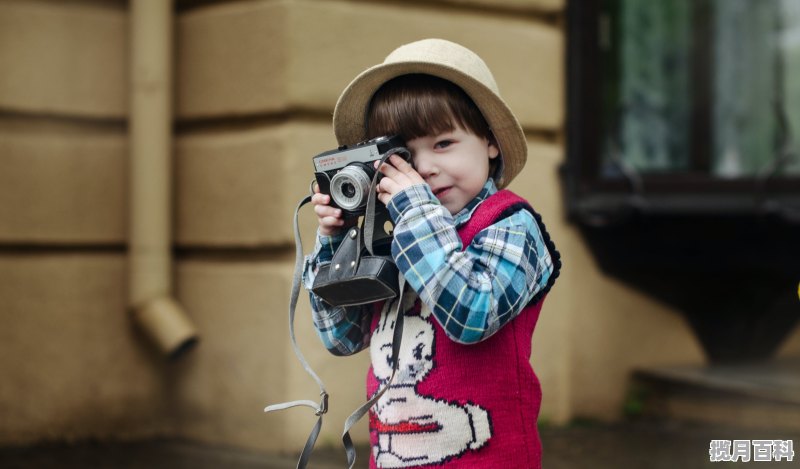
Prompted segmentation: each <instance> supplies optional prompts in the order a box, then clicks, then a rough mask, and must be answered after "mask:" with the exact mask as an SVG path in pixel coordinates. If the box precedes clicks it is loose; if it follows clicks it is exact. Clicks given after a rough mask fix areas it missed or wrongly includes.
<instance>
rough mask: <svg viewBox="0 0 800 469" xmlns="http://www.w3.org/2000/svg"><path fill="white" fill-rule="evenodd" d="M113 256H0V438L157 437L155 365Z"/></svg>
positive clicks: (162, 407)
mask: <svg viewBox="0 0 800 469" xmlns="http://www.w3.org/2000/svg"><path fill="white" fill-rule="evenodd" d="M124 277H125V258H124V256H123V255H122V254H42V253H36V254H29V255H28V254H17V255H8V254H6V255H4V256H0V298H3V308H2V316H3V322H4V323H5V324H6V325H5V326H4V327H0V343H2V344H3V353H1V354H0V370H2V376H3V385H2V386H0V403H2V411H0V414H2V418H0V442H2V444H3V445H11V444H30V443H34V442H38V441H43V440H45V441H46V440H68V441H69V440H79V439H83V440H85V439H91V438H100V439H102V438H111V437H113V438H117V439H126V438H142V437H152V436H155V435H161V434H163V433H164V432H165V431H166V430H167V429H168V425H169V419H170V412H171V411H170V408H169V407H170V406H168V405H167V404H166V402H165V400H164V399H163V397H164V393H163V392H162V386H163V384H164V382H163V376H162V371H163V370H160V369H159V366H158V364H159V362H158V361H157V360H155V361H154V360H151V359H152V358H153V357H151V356H150V355H149V353H148V348H147V346H146V344H145V343H144V342H143V341H142V340H141V338H140V337H138V335H137V333H136V332H135V330H134V329H133V328H132V327H131V323H130V321H129V318H128V315H127V313H126V308H125V304H124V302H123V299H124V298H125V291H124Z"/></svg>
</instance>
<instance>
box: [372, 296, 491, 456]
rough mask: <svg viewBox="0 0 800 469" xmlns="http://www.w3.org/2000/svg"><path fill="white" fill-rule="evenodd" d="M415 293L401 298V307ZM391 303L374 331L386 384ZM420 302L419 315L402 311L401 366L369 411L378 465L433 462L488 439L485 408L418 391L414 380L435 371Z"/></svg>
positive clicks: (376, 365)
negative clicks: (425, 394) (374, 432)
mask: <svg viewBox="0 0 800 469" xmlns="http://www.w3.org/2000/svg"><path fill="white" fill-rule="evenodd" d="M414 300H415V298H414V296H405V297H404V298H403V303H404V305H403V306H404V308H403V311H406V310H407V309H408V307H410V306H411V304H413V301H414ZM395 309H396V308H395V305H393V304H391V305H387V306H386V307H385V308H384V309H383V312H382V314H381V317H380V321H379V323H378V327H377V328H376V330H375V331H374V333H373V335H372V346H371V348H370V354H371V355H372V364H373V372H374V373H375V377H376V378H377V379H378V380H379V381H380V382H381V384H382V385H384V384H385V383H386V382H387V381H388V380H389V377H390V376H391V373H392V366H391V356H392V335H393V333H394V325H395V319H396V312H395ZM430 315H431V312H430V310H429V309H428V308H427V307H426V306H425V305H424V304H423V305H422V311H421V314H420V315H406V316H405V317H404V325H403V340H402V343H401V347H400V354H399V362H400V366H399V368H398V371H397V375H396V376H395V379H394V381H393V382H392V384H391V385H390V386H389V388H388V389H387V390H386V392H385V393H384V394H383V396H381V398H380V399H379V400H378V402H377V403H376V404H375V405H374V406H373V407H372V409H371V410H370V418H371V419H372V425H371V426H372V427H373V429H374V430H375V431H377V433H378V444H377V445H376V446H375V447H374V448H373V455H374V456H375V462H376V463H377V465H378V467H381V468H402V467H409V466H418V465H425V464H435V463H439V462H442V461H444V460H446V459H449V458H454V457H458V456H460V455H462V454H463V453H465V452H466V451H468V450H470V449H473V450H474V449H478V448H480V447H482V446H483V445H484V444H485V443H486V442H487V441H488V440H489V438H490V437H491V426H490V423H489V415H488V413H487V412H486V410H485V409H483V408H481V407H479V406H476V405H472V404H466V405H463V406H462V405H460V404H458V403H452V402H447V401H445V400H442V399H435V398H432V397H429V396H423V395H420V394H418V393H417V384H418V383H420V382H421V381H423V380H424V379H425V376H427V375H428V373H429V372H430V371H431V370H432V369H433V366H434V363H433V351H434V345H435V344H434V338H435V334H434V329H433V325H432V324H431V322H430V321H432V318H430Z"/></svg>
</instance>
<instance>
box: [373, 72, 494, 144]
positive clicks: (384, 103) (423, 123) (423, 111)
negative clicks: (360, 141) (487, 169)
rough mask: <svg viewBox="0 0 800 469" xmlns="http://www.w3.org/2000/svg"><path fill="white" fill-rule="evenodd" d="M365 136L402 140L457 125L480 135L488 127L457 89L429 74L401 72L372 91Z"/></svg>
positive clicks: (488, 135) (486, 132)
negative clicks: (401, 138)
mask: <svg viewBox="0 0 800 469" xmlns="http://www.w3.org/2000/svg"><path fill="white" fill-rule="evenodd" d="M366 124H367V137H368V138H375V137H378V136H380V135H400V136H401V137H403V139H405V140H411V139H414V138H418V137H427V136H430V135H436V134H441V133H445V132H450V131H452V130H454V129H455V128H456V126H459V127H461V128H462V129H464V130H468V131H470V132H472V133H473V134H475V135H477V136H479V137H482V138H487V139H488V138H491V130H490V129H489V124H487V123H486V119H484V118H483V114H481V111H480V110H479V109H478V106H476V105H475V103H474V102H473V101H472V99H470V97H469V96H468V95H467V93H465V92H464V91H463V90H462V89H461V88H459V87H458V86H456V85H454V84H453V83H451V82H449V81H447V80H444V79H442V78H438V77H434V76H432V75H423V74H411V75H402V76H399V77H397V78H394V79H392V80H389V81H387V82H386V83H385V84H384V85H383V86H381V88H380V89H379V90H378V91H377V92H376V93H375V95H374V96H373V97H372V101H371V102H370V106H369V112H368V113H367V123H366Z"/></svg>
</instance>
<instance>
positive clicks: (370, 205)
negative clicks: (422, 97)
mask: <svg viewBox="0 0 800 469" xmlns="http://www.w3.org/2000/svg"><path fill="white" fill-rule="evenodd" d="M395 153H404V154H405V155H406V156H409V157H410V154H409V152H408V150H407V149H406V148H403V147H399V148H393V149H391V150H389V151H387V152H386V153H384V154H383V155H381V159H380V163H379V166H380V165H381V164H383V163H384V162H385V161H386V160H387V159H389V157H390V156H391V155H393V154H395ZM379 173H380V170H377V171H375V174H374V175H373V177H372V184H371V185H370V192H369V194H368V196H367V207H366V212H365V214H364V223H363V230H364V241H365V247H366V249H367V251H368V252H369V253H370V254H373V250H372V241H373V239H374V230H375V229H376V226H375V199H376V198H377V195H376V193H377V191H376V188H377V183H378V174H379ZM310 201H311V195H308V196H306V197H305V198H303V200H301V201H300V203H299V204H298V205H297V208H296V209H295V212H294V220H293V228H294V241H295V262H294V275H293V277H292V290H291V294H290V297H289V337H290V339H291V343H292V349H293V350H294V353H295V355H296V356H297V359H298V360H299V361H300V363H301V364H302V365H303V368H304V369H305V370H306V372H307V373H308V374H309V375H310V376H311V377H312V378H313V379H314V381H316V382H317V385H318V386H319V390H320V402H319V404H317V403H316V402H314V401H311V400H296V401H289V402H283V403H280V404H273V405H269V406H267V407H265V408H264V412H273V411H278V410H284V409H289V408H292V407H298V406H305V407H310V408H312V409H313V410H314V414H315V415H316V416H317V422H316V424H315V425H314V427H313V428H312V429H311V433H310V434H309V435H308V439H307V440H306V444H305V446H304V447H303V450H302V452H301V453H300V458H299V459H298V461H297V469H305V468H306V466H307V465H308V460H309V459H310V457H311V453H312V451H313V450H314V444H315V443H316V441H317V437H318V436H319V433H320V430H321V429H322V416H323V415H324V414H325V413H327V412H328V392H327V390H326V389H325V385H324V384H323V383H322V380H321V379H320V377H319V376H318V375H317V374H316V373H315V372H314V370H313V369H312V368H311V365H309V364H308V361H307V360H306V359H305V356H303V353H302V352H301V351H300V347H299V346H298V345H297V338H296V335H295V331H294V317H295V309H296V308H297V300H298V298H299V296H300V285H301V283H302V275H303V243H302V239H301V237H300V228H299V223H298V215H299V213H300V209H301V208H302V207H303V206H304V205H306V204H308V203H309V202H310ZM377 229H381V227H377ZM398 284H399V290H398V291H399V293H398V295H397V306H396V308H395V316H396V318H395V329H394V334H393V335H392V374H391V376H390V377H389V379H388V380H387V381H386V383H385V384H384V385H383V387H381V388H380V389H379V390H378V391H377V392H376V393H375V394H374V395H373V396H372V397H371V398H370V399H369V400H368V401H367V402H365V403H364V404H362V405H361V406H360V407H359V408H358V409H356V410H355V411H354V412H353V413H352V414H350V416H349V417H348V418H347V420H346V421H345V424H344V432H343V433H342V444H343V445H344V448H345V452H346V453H347V463H348V468H349V469H352V468H353V465H354V464H355V461H356V450H355V446H354V445H353V441H352V439H351V438H350V429H351V428H352V427H353V425H355V424H356V422H358V421H359V420H360V419H361V418H362V417H363V416H364V415H365V414H366V413H367V412H368V411H369V409H370V408H371V407H372V406H373V405H374V404H375V403H376V402H377V401H378V399H380V397H381V396H382V395H383V394H384V393H385V392H386V390H387V389H389V385H390V384H391V383H392V381H393V380H394V376H395V373H396V372H397V369H398V364H399V358H400V344H401V339H402V336H403V309H402V305H403V293H404V290H405V278H404V277H403V276H402V274H401V275H398ZM389 304H390V303H388V302H387V303H386V306H385V307H387V308H388V307H389Z"/></svg>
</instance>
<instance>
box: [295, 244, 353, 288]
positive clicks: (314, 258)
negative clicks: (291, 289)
mask: <svg viewBox="0 0 800 469" xmlns="http://www.w3.org/2000/svg"><path fill="white" fill-rule="evenodd" d="M342 240H344V234H340V233H337V234H335V235H332V236H327V235H324V234H322V233H320V232H319V229H317V241H316V243H314V251H312V252H311V254H309V255H308V256H306V257H305V260H304V262H303V284H304V285H305V286H306V289H308V290H311V286H312V285H313V284H314V278H315V277H316V276H317V270H319V266H320V265H322V264H327V263H329V262H330V261H331V259H333V254H334V253H335V252H336V248H338V247H339V245H340V244H341V243H342Z"/></svg>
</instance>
